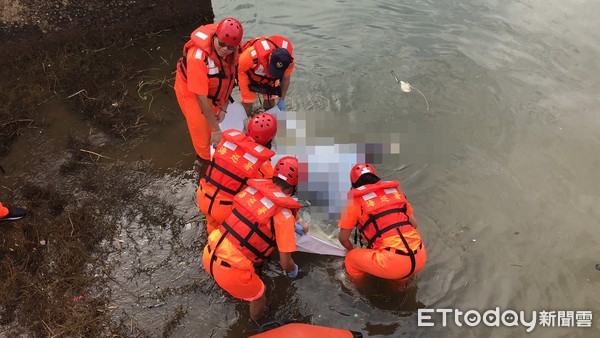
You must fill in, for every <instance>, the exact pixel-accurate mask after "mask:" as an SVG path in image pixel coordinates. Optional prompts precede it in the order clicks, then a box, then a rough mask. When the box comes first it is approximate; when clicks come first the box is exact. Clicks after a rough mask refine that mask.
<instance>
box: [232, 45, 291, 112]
mask: <svg viewBox="0 0 600 338" xmlns="http://www.w3.org/2000/svg"><path fill="white" fill-rule="evenodd" d="M284 46H285V47H284ZM276 48H286V49H287V50H288V52H289V53H290V55H291V56H292V58H293V57H294V52H293V48H292V43H291V42H290V41H289V40H288V39H286V38H284V37H282V36H279V35H273V36H270V37H260V38H255V39H252V40H250V41H248V42H246V43H245V44H244V45H243V47H242V54H240V59H239V65H238V86H239V87H240V95H241V97H242V102H243V103H253V102H254V101H255V100H256V97H257V96H258V95H257V94H256V93H254V92H252V91H250V88H249V85H250V84H251V83H252V84H261V85H269V86H272V87H277V86H279V80H278V79H276V78H274V77H272V76H270V75H269V74H268V71H267V68H268V63H269V55H270V54H271V53H272V52H273V50H275V49H276ZM295 66H296V62H295V61H292V63H290V65H289V67H288V68H287V69H286V71H285V73H284V76H289V75H291V74H292V73H293V72H294V68H295ZM275 98H276V96H274V95H264V99H265V100H269V99H270V100H274V99H275Z"/></svg>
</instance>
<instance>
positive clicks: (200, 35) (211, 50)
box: [175, 18, 244, 161]
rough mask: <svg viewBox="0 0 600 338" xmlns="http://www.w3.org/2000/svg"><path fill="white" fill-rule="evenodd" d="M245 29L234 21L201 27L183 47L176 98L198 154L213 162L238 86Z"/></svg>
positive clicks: (227, 19)
mask: <svg viewBox="0 0 600 338" xmlns="http://www.w3.org/2000/svg"><path fill="white" fill-rule="evenodd" d="M243 34H244V29H243V28H242V24H241V23H240V22H239V21H238V20H236V19H234V18H225V19H223V20H221V22H219V24H218V25H216V24H209V25H204V26H200V27H199V28H198V29H196V30H195V31H194V32H193V33H192V35H191V39H190V41H188V43H186V44H185V46H184V47H183V57H182V58H181V59H180V60H179V62H178V63H177V72H176V76H175V94H176V96H177V102H178V103H179V107H180V108H181V110H182V112H183V115H184V116H185V119H186V121H187V125H188V129H189V132H190V136H191V138H192V143H193V145H194V149H195V151H196V154H197V155H198V156H199V157H200V158H202V159H203V160H205V161H208V160H210V145H211V144H212V145H213V146H215V147H216V146H217V144H219V142H220V141H221V137H222V132H221V129H220V128H219V123H220V122H221V121H222V120H223V119H224V118H225V113H226V112H227V106H228V104H229V96H230V95H231V91H232V90H233V86H234V84H235V76H236V67H237V62H238V57H239V45H240V42H241V41H242V36H243Z"/></svg>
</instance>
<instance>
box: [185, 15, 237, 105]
mask: <svg viewBox="0 0 600 338" xmlns="http://www.w3.org/2000/svg"><path fill="white" fill-rule="evenodd" d="M216 30H217V25H216V24H209V25H204V26H200V27H198V29H196V30H195V31H194V32H193V33H192V35H191V39H190V41H188V42H187V43H186V44H185V45H184V46H183V57H182V58H180V59H179V61H178V62H177V70H178V71H179V72H181V75H182V76H183V78H184V79H185V80H186V81H187V54H188V53H194V57H195V58H196V59H200V60H202V61H204V63H206V66H207V67H208V81H209V83H208V86H209V87H208V88H209V89H208V98H209V99H211V101H212V103H213V105H214V106H220V105H222V104H223V103H225V102H226V100H227V99H228V98H229V94H230V93H231V90H232V89H233V86H234V85H235V78H236V75H237V63H238V57H239V54H240V49H239V48H238V49H236V50H235V51H234V52H233V53H231V54H230V55H228V56H226V58H225V60H223V59H222V58H221V57H219V55H218V54H217V52H216V51H215V49H214V48H213V36H214V34H215V32H216Z"/></svg>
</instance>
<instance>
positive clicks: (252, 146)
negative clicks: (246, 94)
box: [197, 113, 277, 234]
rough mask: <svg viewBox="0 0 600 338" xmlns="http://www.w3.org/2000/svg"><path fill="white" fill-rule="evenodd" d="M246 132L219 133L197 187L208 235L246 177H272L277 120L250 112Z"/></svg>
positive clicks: (229, 207) (243, 186)
mask: <svg viewBox="0 0 600 338" xmlns="http://www.w3.org/2000/svg"><path fill="white" fill-rule="evenodd" d="M247 130H248V131H247V133H246V134H244V133H242V132H240V131H238V130H235V129H230V130H226V131H225V132H223V139H222V140H221V143H219V145H218V146H217V148H216V150H215V153H214V155H213V158H212V160H211V161H210V164H209V165H208V169H207V170H206V176H205V177H204V178H202V179H201V180H200V184H199V186H198V194H197V195H198V196H197V197H198V206H199V207H200V211H201V212H202V213H203V214H204V215H205V216H206V231H208V233H209V234H210V233H211V232H213V231H214V230H216V229H217V228H218V227H219V225H221V223H223V221H224V220H225V218H227V216H229V214H231V208H232V204H233V196H235V195H236V194H237V193H239V192H240V191H242V189H243V188H245V187H246V183H247V181H248V179H252V178H271V177H273V166H272V165H271V161H270V159H271V157H273V155H275V153H274V152H273V151H271V150H270V149H271V141H272V140H273V138H274V137H275V134H277V119H276V118H275V117H274V116H273V115H271V114H267V113H261V114H257V115H254V117H252V119H251V120H250V122H249V123H248V127H247Z"/></svg>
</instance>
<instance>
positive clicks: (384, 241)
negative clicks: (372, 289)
mask: <svg viewBox="0 0 600 338" xmlns="http://www.w3.org/2000/svg"><path fill="white" fill-rule="evenodd" d="M350 182H351V183H352V189H351V190H350V192H349V195H348V199H349V201H348V207H347V209H346V210H345V211H344V213H343V214H342V217H341V219H340V222H339V225H338V226H339V228H340V233H339V241H340V243H341V244H342V245H343V246H344V247H345V248H346V250H348V254H347V255H346V259H345V265H346V271H347V273H348V275H349V276H350V277H351V278H352V279H354V280H357V279H360V278H361V277H363V276H365V275H366V274H370V275H373V276H377V277H380V278H384V279H392V280H409V279H410V278H411V277H412V276H414V275H415V274H416V273H418V272H419V271H421V269H422V268H423V266H424V265H425V261H426V260H427V253H426V251H425V245H424V244H423V241H422V239H421V236H420V235H419V231H418V230H417V220H416V219H415V217H414V216H413V210H412V207H411V205H410V204H409V203H408V201H407V200H406V196H405V195H404V193H403V192H402V191H401V190H400V184H399V183H398V182H397V181H382V180H380V178H379V177H378V176H377V172H376V171H375V168H373V166H371V165H370V164H356V165H355V166H354V167H353V168H352V169H351V171H350ZM355 226H356V228H357V231H358V233H360V237H361V246H362V244H363V243H364V244H366V248H354V247H353V245H352V243H350V234H351V233H352V230H353V228H354V227H355ZM355 236H356V234H355ZM363 241H364V242H363ZM355 244H356V237H355Z"/></svg>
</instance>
